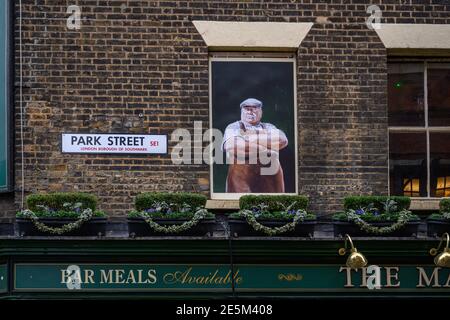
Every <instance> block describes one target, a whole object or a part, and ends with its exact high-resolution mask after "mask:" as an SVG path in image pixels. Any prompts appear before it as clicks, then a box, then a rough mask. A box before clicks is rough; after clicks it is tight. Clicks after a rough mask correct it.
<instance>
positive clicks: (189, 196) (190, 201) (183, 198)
mask: <svg viewBox="0 0 450 320" xmlns="http://www.w3.org/2000/svg"><path fill="white" fill-rule="evenodd" d="M206 200H207V198H206V196H204V195H201V194H196V193H187V192H177V193H169V192H146V193H141V194H139V195H137V196H136V200H135V207H136V210H137V211H144V210H147V209H149V208H152V207H153V206H154V204H155V203H167V204H168V205H169V206H170V207H175V208H174V209H175V211H177V210H176V209H177V208H182V207H183V206H184V205H186V204H187V205H189V206H191V208H192V209H193V211H195V209H196V208H199V207H204V206H205V205H206Z"/></svg>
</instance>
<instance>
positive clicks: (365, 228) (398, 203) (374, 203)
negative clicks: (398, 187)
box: [333, 196, 420, 237]
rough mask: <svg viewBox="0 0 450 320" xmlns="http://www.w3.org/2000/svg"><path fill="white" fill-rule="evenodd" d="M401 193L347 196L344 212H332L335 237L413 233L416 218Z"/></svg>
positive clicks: (411, 234) (409, 202)
mask: <svg viewBox="0 0 450 320" xmlns="http://www.w3.org/2000/svg"><path fill="white" fill-rule="evenodd" d="M410 204H411V199H410V198H409V197H403V196H401V197H400V196H350V197H346V198H344V209H345V211H344V212H338V213H336V214H335V215H334V216H333V229H334V236H335V237H344V236H345V234H349V235H350V236H353V237H416V236H417V233H418V230H419V225H420V218H419V217H418V216H417V215H413V214H412V213H411V211H409V210H408V209H409V206H410Z"/></svg>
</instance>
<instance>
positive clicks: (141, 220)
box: [128, 192, 215, 238]
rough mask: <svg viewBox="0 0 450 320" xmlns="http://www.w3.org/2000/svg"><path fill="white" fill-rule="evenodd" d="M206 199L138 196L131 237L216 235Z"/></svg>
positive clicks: (160, 194) (181, 195) (131, 217)
mask: <svg viewBox="0 0 450 320" xmlns="http://www.w3.org/2000/svg"><path fill="white" fill-rule="evenodd" d="M206 200H207V198H206V196H204V195H201V194H195V193H186V192H180V193H176V192H175V193H168V192H146V193H141V194H139V195H137V197H136V199H135V208H136V210H134V211H132V212H130V213H129V215H128V232H129V235H130V237H132V238H135V237H153V236H198V237H203V236H206V235H210V234H212V232H213V230H214V225H215V216H214V215H213V214H211V213H209V212H208V211H207V210H206V209H204V207H205V205H206Z"/></svg>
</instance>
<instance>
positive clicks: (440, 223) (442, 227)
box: [427, 218, 450, 237]
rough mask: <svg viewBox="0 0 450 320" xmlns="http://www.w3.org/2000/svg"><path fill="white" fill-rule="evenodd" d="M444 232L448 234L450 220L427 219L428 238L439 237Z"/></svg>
mask: <svg viewBox="0 0 450 320" xmlns="http://www.w3.org/2000/svg"><path fill="white" fill-rule="evenodd" d="M445 232H450V220H448V219H443V218H441V219H439V218H428V219H427V235H428V236H429V237H441V236H442V234H443V233H445Z"/></svg>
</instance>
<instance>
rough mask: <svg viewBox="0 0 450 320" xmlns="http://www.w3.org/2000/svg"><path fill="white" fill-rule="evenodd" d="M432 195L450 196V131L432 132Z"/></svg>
mask: <svg viewBox="0 0 450 320" xmlns="http://www.w3.org/2000/svg"><path fill="white" fill-rule="evenodd" d="M430 161H431V166H430V179H431V180H430V186H431V196H432V197H448V196H450V133H444V132H442V133H434V132H432V133H430Z"/></svg>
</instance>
